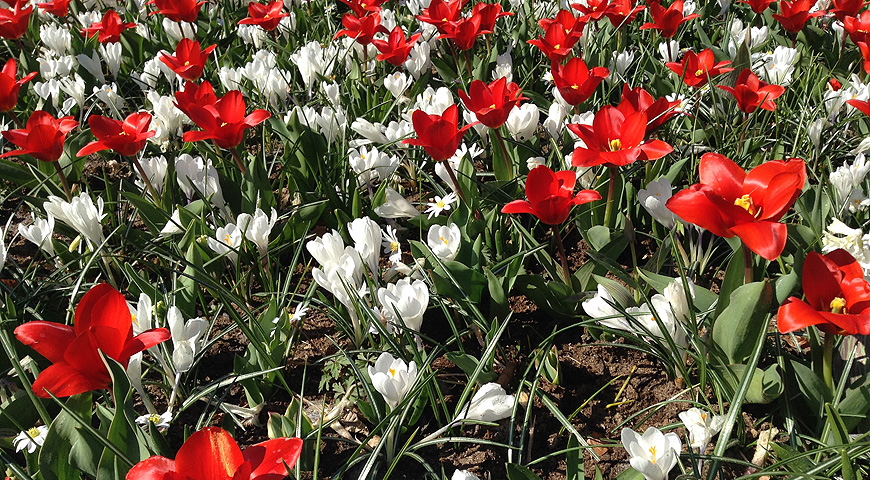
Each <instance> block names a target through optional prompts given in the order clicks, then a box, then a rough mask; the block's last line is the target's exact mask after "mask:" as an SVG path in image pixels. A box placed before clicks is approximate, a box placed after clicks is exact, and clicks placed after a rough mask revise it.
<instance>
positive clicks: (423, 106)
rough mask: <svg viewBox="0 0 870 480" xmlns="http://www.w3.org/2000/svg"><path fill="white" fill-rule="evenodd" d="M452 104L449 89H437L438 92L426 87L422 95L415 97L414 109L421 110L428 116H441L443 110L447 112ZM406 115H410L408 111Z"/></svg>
mask: <svg viewBox="0 0 870 480" xmlns="http://www.w3.org/2000/svg"><path fill="white" fill-rule="evenodd" d="M454 103H455V102H454V100H453V93H451V92H450V89H448V88H447V87H438V90H435V89H434V88H432V87H431V86H430V87H426V90H424V91H423V93H421V94H419V95H417V103H416V104H415V108H416V109H418V110H423V111H424V112H426V113H427V114H429V115H442V114H443V113H444V110H447V108H448V107H450V106H451V105H453V104H454ZM408 115H410V111H409V112H408Z"/></svg>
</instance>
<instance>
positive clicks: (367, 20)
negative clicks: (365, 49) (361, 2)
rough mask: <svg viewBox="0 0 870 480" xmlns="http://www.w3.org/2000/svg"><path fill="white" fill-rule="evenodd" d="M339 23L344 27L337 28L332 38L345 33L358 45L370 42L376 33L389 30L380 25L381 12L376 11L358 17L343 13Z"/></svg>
mask: <svg viewBox="0 0 870 480" xmlns="http://www.w3.org/2000/svg"><path fill="white" fill-rule="evenodd" d="M341 24H342V25H343V26H344V28H343V29H341V30H339V31H338V33H336V34H335V36H334V37H333V39H336V38H338V37H341V36H343V35H347V36H348V37H350V38H352V39H354V40H356V42H357V43H359V44H360V45H368V44H370V43H372V38H374V36H375V34H376V33H389V30H387V29H386V28H384V26H383V25H381V14H380V13H378V12H375V13H369V14H368V15H366V16H364V17H360V18H358V17H356V16H355V15H354V14H352V13H345V14H344V16H343V17H341Z"/></svg>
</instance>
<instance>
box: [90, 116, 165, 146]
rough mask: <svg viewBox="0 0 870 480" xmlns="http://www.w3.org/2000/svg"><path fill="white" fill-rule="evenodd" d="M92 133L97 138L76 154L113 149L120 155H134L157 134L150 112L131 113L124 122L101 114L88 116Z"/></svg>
mask: <svg viewBox="0 0 870 480" xmlns="http://www.w3.org/2000/svg"><path fill="white" fill-rule="evenodd" d="M88 125H90V127H91V133H93V134H94V136H95V137H97V140H95V141H93V142H91V143H89V144H87V145H85V146H84V147H82V149H81V150H79V152H78V153H77V154H76V156H77V157H86V156H88V155H90V154H92V153H95V152H99V151H101V150H113V151H114V152H115V153H117V154H118V155H123V156H125V157H132V156H133V155H136V154H137V153H139V151H140V150H142V148H144V147H145V142H146V141H147V140H148V139H149V138H151V137H153V136H154V135H156V132H154V131H153V130H148V127H150V126H151V114H150V113H148V112H137V113H131V114H130V115H129V116H127V118H126V119H124V121H123V122H122V121H121V120H115V119H113V118H108V117H103V116H100V115H91V116H90V117H88Z"/></svg>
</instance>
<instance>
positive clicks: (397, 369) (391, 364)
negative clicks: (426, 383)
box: [369, 352, 417, 410]
mask: <svg viewBox="0 0 870 480" xmlns="http://www.w3.org/2000/svg"><path fill="white" fill-rule="evenodd" d="M369 377H370V378H371V380H372V386H373V387H375V390H377V391H378V393H380V394H381V395H383V397H384V401H385V402H387V405H389V407H390V410H395V409H396V406H398V405H399V403H400V402H401V401H402V399H403V398H405V395H406V394H407V393H408V392H409V391H410V390H411V387H413V386H414V382H416V381H417V364H416V363H414V361H413V360H412V361H411V363H405V361H404V360H402V359H401V358H395V357H393V356H392V355H390V354H389V353H387V352H384V353H382V354H381V355H380V356H379V357H378V359H377V360H376V361H375V364H374V366H370V367H369Z"/></svg>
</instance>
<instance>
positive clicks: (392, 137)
mask: <svg viewBox="0 0 870 480" xmlns="http://www.w3.org/2000/svg"><path fill="white" fill-rule="evenodd" d="M413 134H414V125H412V124H411V123H410V122H408V121H407V120H400V121H398V122H396V121H391V122H390V123H388V124H387V126H386V127H385V128H384V136H385V137H387V141H388V142H390V143H395V142H398V141H399V140H403V139H406V138H408V137H410V136H411V135H413ZM397 146H398V147H399V148H408V146H407V145H405V144H401V143H400V144H399V145H397Z"/></svg>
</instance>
